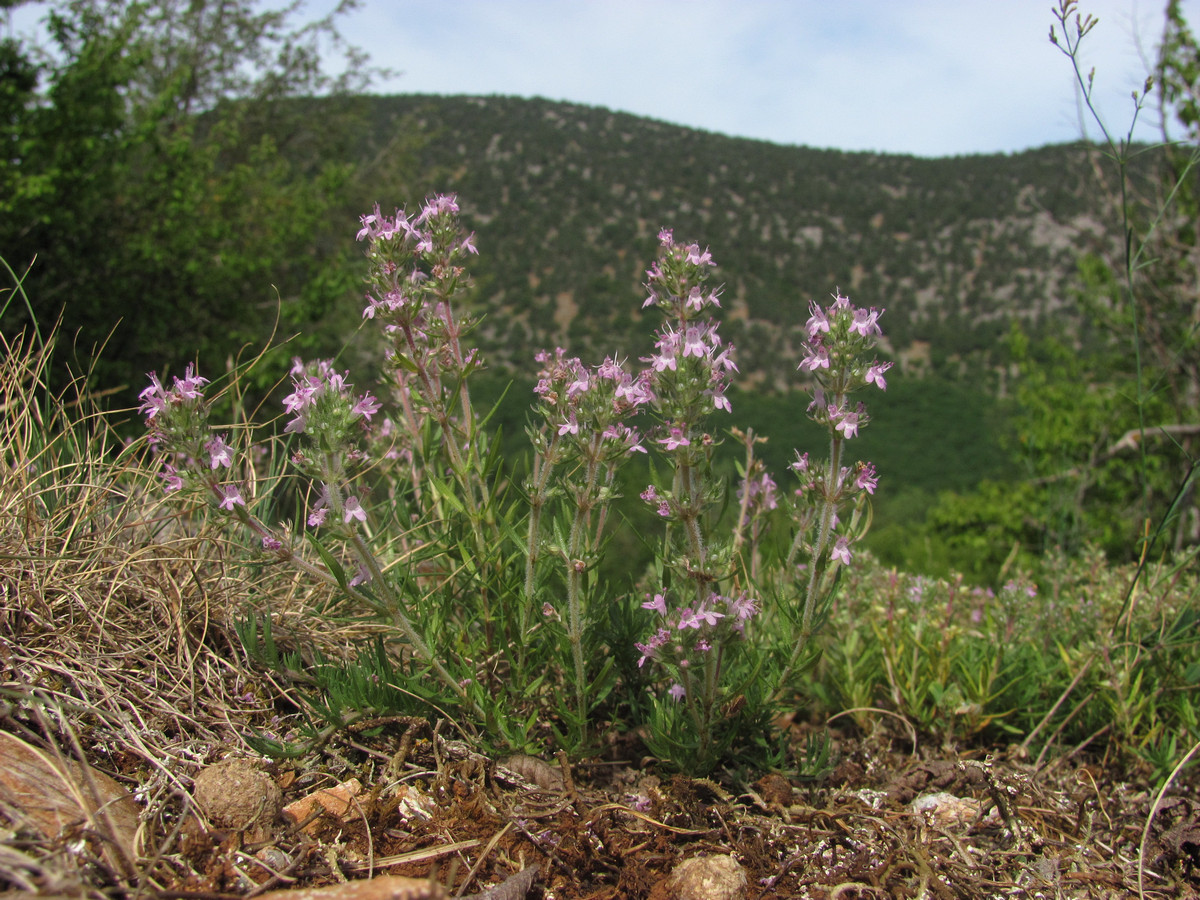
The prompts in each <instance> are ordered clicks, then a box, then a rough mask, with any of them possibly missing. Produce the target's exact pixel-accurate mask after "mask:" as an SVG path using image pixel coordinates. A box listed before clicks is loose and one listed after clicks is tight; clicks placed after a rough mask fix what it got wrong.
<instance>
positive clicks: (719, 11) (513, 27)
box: [264, 0, 1200, 156]
mask: <svg viewBox="0 0 1200 900" xmlns="http://www.w3.org/2000/svg"><path fill="white" fill-rule="evenodd" d="M264 2H270V3H275V2H277V0H264ZM1054 2H1055V0H364V2H363V4H362V7H361V8H360V9H359V10H358V11H356V12H354V13H352V14H351V15H349V16H348V17H346V18H345V19H344V20H343V21H342V30H343V32H344V33H345V35H346V37H347V38H348V39H349V40H350V41H351V42H352V43H355V44H358V45H359V46H361V47H362V48H363V49H365V50H367V51H368V53H369V54H370V56H371V58H372V60H373V62H375V63H376V64H377V65H381V66H386V67H390V68H394V69H396V70H400V71H402V72H403V76H402V77H400V78H397V79H393V80H390V81H388V82H385V83H382V84H380V85H378V87H377V89H378V90H379V91H380V92H385V93H394V92H411V93H440V94H459V93H466V94H493V93H495V94H515V95H520V96H535V95H536V96H542V97H547V98H550V99H555V100H570V101H573V102H577V103H585V104H594V105H601V106H607V107H610V108H612V109H618V110H624V111H627V112H632V113H636V114H640V115H649V116H653V117H655V118H659V119H665V120H667V121H671V122H677V123H680V124H685V125H691V126H694V127H698V128H705V129H709V130H714V131H721V132H724V133H727V134H734V135H743V136H748V137H756V138H763V139H766V140H772V141H776V142H780V143H796V144H807V145H810V146H817V147H836V148H840V149H848V150H860V149H866V150H882V151H890V152H901V153H917V154H921V155H927V156H940V155H948V154H956V153H970V152H996V151H1013V150H1019V149H1023V148H1026V147H1030V146H1037V145H1040V144H1045V143H1051V142H1059V141H1067V140H1072V139H1074V138H1076V137H1078V136H1079V127H1080V124H1079V123H1080V119H1079V115H1078V104H1077V91H1076V89H1075V87H1074V85H1073V76H1072V73H1071V68H1070V64H1069V63H1068V61H1067V60H1066V58H1065V57H1063V56H1062V55H1061V54H1060V53H1059V52H1058V51H1057V50H1056V49H1055V48H1054V47H1053V46H1052V45H1051V44H1050V41H1049V39H1048V35H1049V30H1050V23H1051V21H1052V17H1051V14H1050V7H1051V5H1052V4H1053V3H1054ZM1164 4H1165V0H1082V7H1083V9H1084V10H1085V11H1090V12H1092V13H1094V14H1095V15H1097V16H1098V17H1099V19H1100V24H1099V26H1098V27H1097V28H1096V29H1095V30H1094V31H1093V32H1092V33H1091V34H1090V35H1089V36H1088V37H1087V39H1086V40H1085V43H1084V51H1085V52H1084V66H1085V71H1086V69H1087V68H1090V67H1091V66H1093V65H1094V66H1095V67H1096V94H1095V96H1096V99H1097V102H1098V105H1099V107H1100V109H1101V112H1102V114H1103V115H1104V116H1105V118H1106V121H1107V122H1108V123H1109V125H1110V126H1111V128H1112V129H1114V131H1116V132H1119V133H1122V134H1123V133H1124V131H1125V130H1126V129H1127V127H1128V123H1129V118H1130V115H1131V112H1132V104H1131V101H1130V100H1129V93H1130V91H1132V90H1134V89H1135V88H1138V87H1140V86H1141V84H1142V81H1143V80H1144V77H1145V74H1146V71H1147V69H1146V68H1145V65H1144V63H1143V61H1142V60H1141V59H1139V51H1140V52H1141V53H1143V54H1144V56H1145V57H1147V58H1148V59H1149V60H1150V61H1151V62H1152V58H1153V54H1154V48H1155V46H1156V44H1157V42H1158V39H1159V37H1160V35H1161V30H1162V19H1163V13H1162V9H1163V6H1164ZM333 5H334V0H310V3H309V9H310V11H311V12H312V13H313V14H317V13H323V12H325V11H327V10H328V9H330V8H331V7H332V6H333ZM1183 5H1184V10H1185V12H1186V13H1197V12H1200V0H1184V4H1183ZM1146 120H1147V124H1148V125H1149V126H1151V127H1147V128H1144V129H1143V130H1142V131H1140V132H1139V136H1140V137H1141V138H1143V139H1153V138H1154V137H1156V136H1157V132H1156V131H1155V129H1154V127H1152V126H1154V125H1155V124H1156V122H1155V121H1154V116H1153V115H1147V116H1146ZM1089 133H1090V134H1092V135H1093V136H1095V134H1096V129H1095V127H1094V126H1092V127H1090V129H1089Z"/></svg>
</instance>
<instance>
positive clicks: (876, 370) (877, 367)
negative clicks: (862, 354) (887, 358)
mask: <svg viewBox="0 0 1200 900" xmlns="http://www.w3.org/2000/svg"><path fill="white" fill-rule="evenodd" d="M891 367H892V364H891V363H890V362H885V363H881V362H876V363H874V364H873V365H872V366H871V367H870V368H869V369H867V374H866V376H865V380H866V382H867V384H873V385H875V386H876V387H878V388H879V389H880V390H881V391H886V390H887V382H886V381H885V380H884V378H883V373H884V372H886V371H887V370H888V369H890V368H891Z"/></svg>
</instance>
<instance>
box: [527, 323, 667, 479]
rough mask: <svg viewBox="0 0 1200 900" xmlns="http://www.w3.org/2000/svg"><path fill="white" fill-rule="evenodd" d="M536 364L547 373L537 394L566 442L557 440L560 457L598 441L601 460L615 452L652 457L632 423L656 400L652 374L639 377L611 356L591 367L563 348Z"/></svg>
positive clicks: (556, 432) (540, 354)
mask: <svg viewBox="0 0 1200 900" xmlns="http://www.w3.org/2000/svg"><path fill="white" fill-rule="evenodd" d="M534 360H535V361H536V362H537V363H538V364H539V365H540V366H541V368H540V369H539V370H538V380H537V384H536V385H535V386H534V389H533V391H534V393H535V394H537V397H538V404H539V406H540V408H541V410H542V414H543V416H545V419H546V421H547V423H549V425H550V426H551V428H552V430H553V432H554V436H555V437H556V438H558V439H560V440H557V441H554V443H555V444H556V446H557V447H558V448H559V451H560V452H562V453H567V452H569V450H568V448H570V447H575V448H576V449H577V450H582V449H583V448H584V447H586V446H590V445H591V444H592V442H593V441H594V440H597V439H598V441H599V448H600V449H599V453H598V458H599V459H607V458H609V457H610V456H611V455H612V454H613V453H616V454H627V453H635V452H636V453H645V452H646V448H645V447H643V446H642V435H641V433H640V432H639V431H638V430H637V428H635V427H633V426H631V425H630V424H629V423H628V422H627V421H626V420H627V419H629V418H631V417H633V416H634V415H636V414H637V412H638V410H639V409H641V407H643V406H644V405H646V404H647V403H649V402H651V401H652V400H653V399H654V394H653V393H652V391H651V389H650V387H649V382H650V380H651V379H650V377H649V373H648V372H646V371H643V372H641V373H639V374H638V375H637V376H636V377H635V376H633V375H631V374H630V373H629V372H628V371H626V369H625V366H624V364H623V363H621V362H619V361H618V360H615V359H612V358H611V357H609V358H607V359H605V360H604V362H603V363H601V364H600V365H598V366H595V367H593V368H588V367H587V366H585V365H584V364H583V363H582V362H581V361H580V359H579V358H578V357H575V356H572V357H568V356H567V355H566V351H565V350H564V349H563V348H562V347H557V348H555V350H554V353H553V354H551V353H549V352H548V351H546V350H540V351H538V353H537V354H535V356H534ZM535 443H537V444H538V449H539V451H541V452H545V450H546V448H545V447H543V446H541V443H542V442H541V441H540V440H539V439H537V438H535Z"/></svg>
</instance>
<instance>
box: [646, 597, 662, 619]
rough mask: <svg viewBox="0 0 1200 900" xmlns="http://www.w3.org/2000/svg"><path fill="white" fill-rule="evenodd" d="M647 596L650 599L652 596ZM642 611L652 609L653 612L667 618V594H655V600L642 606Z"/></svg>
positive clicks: (648, 601)
mask: <svg viewBox="0 0 1200 900" xmlns="http://www.w3.org/2000/svg"><path fill="white" fill-rule="evenodd" d="M646 596H647V597H649V596H650V595H649V594H647V595H646ZM642 609H651V610H654V611H655V612H656V613H658V614H659V615H660V616H665V615H666V614H667V598H666V595H665V594H655V595H654V599H653V600H647V601H646V602H645V603H643V604H642Z"/></svg>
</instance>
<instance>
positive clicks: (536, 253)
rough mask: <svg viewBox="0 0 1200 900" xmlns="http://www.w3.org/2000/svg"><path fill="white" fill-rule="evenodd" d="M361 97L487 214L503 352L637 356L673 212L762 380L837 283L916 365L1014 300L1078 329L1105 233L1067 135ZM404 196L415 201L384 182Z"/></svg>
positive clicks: (1017, 306) (951, 356) (504, 101)
mask: <svg viewBox="0 0 1200 900" xmlns="http://www.w3.org/2000/svg"><path fill="white" fill-rule="evenodd" d="M370 102H371V104H372V112H371V115H370V119H371V121H372V122H373V127H374V128H375V130H376V133H375V135H374V139H373V140H372V141H371V142H370V144H372V145H373V146H383V145H385V144H386V142H387V140H388V139H390V138H392V137H394V136H395V135H396V134H397V132H398V131H400V130H404V131H407V132H409V133H410V136H411V137H412V138H415V139H417V142H418V144H419V146H420V149H418V150H417V151H416V152H417V157H418V159H417V163H418V167H419V170H420V171H421V172H422V182H423V183H422V187H423V188H425V189H427V190H443V191H454V192H457V193H458V194H459V196H460V201H461V202H462V205H463V209H464V212H465V213H466V215H467V219H468V221H469V222H471V223H472V225H473V227H475V228H476V229H477V231H478V245H479V247H480V249H481V256H480V259H479V262H478V265H477V266H476V267H475V274H476V276H477V280H478V282H479V285H480V296H481V298H486V301H487V311H488V316H487V319H486V321H485V322H484V325H483V326H482V328H481V342H482V343H483V344H484V346H485V348H487V349H488V350H489V351H490V353H489V355H490V356H491V357H492V360H493V363H499V364H500V365H501V366H502V367H503V364H504V362H506V360H505V359H504V357H505V355H506V353H508V352H513V353H524V351H525V350H526V348H530V347H535V346H541V345H546V344H552V343H564V344H568V345H569V346H570V348H571V350H572V352H573V353H579V354H581V355H585V356H590V357H592V358H600V357H602V356H603V355H604V354H606V353H618V354H620V355H623V356H625V355H634V354H636V353H637V352H638V349H639V348H641V347H642V345H643V341H644V335H645V329H644V327H643V326H641V325H640V324H639V318H640V316H639V311H640V301H641V299H642V297H643V294H642V288H641V283H642V281H643V280H644V270H645V268H646V266H647V264H648V262H649V261H650V259H651V258H652V255H653V252H654V248H655V235H656V233H657V231H658V229H659V228H661V227H664V226H665V227H671V228H673V229H674V230H675V233H676V234H677V236H679V237H680V238H686V239H688V240H696V241H698V242H700V243H701V244H705V245H708V246H710V247H711V248H712V251H713V255H714V257H715V259H716V261H717V262H718V264H719V265H720V270H719V271H720V276H721V278H722V280H723V282H724V284H725V291H724V299H725V311H726V312H725V315H726V320H727V323H728V324H727V325H726V326H725V330H726V333H727V334H728V336H729V338H730V339H731V340H733V342H734V343H735V344H736V345H737V348H738V354H739V359H740V361H741V364H742V369H743V372H745V373H746V374H747V376H748V378H749V383H751V384H755V383H757V384H762V385H763V386H771V387H774V386H776V385H778V386H782V385H783V384H784V383H785V379H786V378H787V377H788V374H789V373H788V367H784V366H781V365H780V363H781V361H783V360H786V359H790V358H791V357H792V356H793V348H794V339H795V335H796V333H797V331H796V330H797V328H798V327H799V326H800V324H802V322H803V320H804V319H805V318H806V309H807V305H808V302H809V300H810V299H812V298H824V297H826V296H827V295H828V294H829V293H830V292H832V291H833V290H834V289H835V288H838V287H840V288H841V289H842V291H843V292H845V293H848V294H849V295H850V296H852V297H853V298H854V299H855V300H856V301H857V302H859V303H863V304H871V305H876V306H881V307H884V308H886V309H887V310H888V314H887V316H886V317H885V319H884V324H885V328H886V331H887V334H888V337H889V339H890V341H891V346H892V349H893V352H894V353H895V354H896V355H897V356H898V358H899V359H900V360H901V362H902V364H904V366H905V368H906V369H908V370H909V371H910V372H913V371H922V370H927V369H929V368H934V369H942V368H944V367H946V366H947V364H949V365H950V367H951V369H953V370H957V369H958V367H959V365H960V364H961V363H963V362H965V363H966V364H969V365H970V366H971V368H972V369H976V370H977V367H978V366H986V365H987V364H988V363H989V362H990V360H989V358H988V357H989V356H990V354H989V351H990V350H991V348H993V347H994V346H995V341H996V338H997V336H998V335H999V334H1001V333H1003V332H1004V331H1005V330H1006V328H1007V320H1008V317H1009V316H1010V315H1016V316H1019V317H1020V318H1021V319H1022V320H1025V321H1026V322H1028V323H1030V324H1031V325H1033V326H1034V327H1035V328H1036V327H1037V326H1038V325H1042V324H1044V323H1046V322H1047V321H1048V320H1049V319H1050V318H1051V317H1052V318H1053V321H1054V325H1055V329H1056V330H1061V329H1062V328H1063V327H1064V326H1069V324H1070V323H1071V322H1073V321H1074V320H1075V318H1076V317H1075V312H1074V307H1073V303H1072V295H1073V289H1074V287H1075V277H1076V276H1075V273H1076V260H1077V259H1078V256H1079V255H1080V253H1082V252H1085V251H1088V250H1091V249H1098V248H1101V247H1102V246H1103V244H1104V242H1105V239H1104V225H1103V224H1102V223H1103V222H1104V221H1105V218H1104V215H1103V213H1102V210H1101V203H1100V202H1099V200H1097V199H1096V198H1095V197H1094V196H1093V194H1094V192H1095V189H1094V188H1093V187H1091V186H1090V185H1089V179H1090V178H1091V177H1092V170H1091V168H1090V166H1088V165H1087V162H1086V159H1085V155H1084V150H1083V149H1082V148H1081V147H1079V146H1074V145H1066V146H1052V147H1045V148H1041V149H1038V150H1032V151H1029V152H1025V153H1021V154H1016V155H994V156H971V157H959V158H951V159H937V160H929V159H918V158H913V157H905V156H891V155H880V154H872V153H843V152H840V151H833V150H815V149H810V148H806V147H785V146H777V145H773V144H769V143H765V142H761V141H752V140H745V139H740V138H730V137H726V136H723V135H719V134H712V133H706V132H702V131H697V130H694V129H689V128H683V127H679V126H675V125H668V124H664V123H661V122H656V121H652V120H649V119H644V118H639V117H635V116H631V115H627V114H622V113H614V112H610V111H608V110H605V109H600V108H593V107H585V106H576V105H571V104H565V103H556V102H550V101H546V100H539V99H534V100H526V99H518V98H509V97H448V98H447V97H428V96H396V97H386V98H373V99H372V100H371V101H370ZM368 152H370V148H368ZM405 199H408V200H409V201H410V202H411V201H412V200H414V199H419V198H412V197H407V198H406V197H388V196H386V191H385V192H384V195H383V196H381V197H380V200H381V201H382V202H383V203H384V205H388V204H389V202H390V203H392V204H393V205H394V204H396V203H398V202H403V201H404V200H405ZM511 361H512V362H514V363H516V364H517V366H518V367H522V364H521V363H519V362H517V361H516V360H515V359H513V360H511ZM949 371H950V370H947V374H949ZM773 373H780V375H782V376H783V377H779V376H777V375H775V374H773ZM764 382H765V384H764ZM743 383H744V384H745V383H747V382H743Z"/></svg>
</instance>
